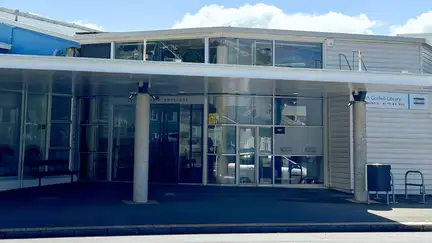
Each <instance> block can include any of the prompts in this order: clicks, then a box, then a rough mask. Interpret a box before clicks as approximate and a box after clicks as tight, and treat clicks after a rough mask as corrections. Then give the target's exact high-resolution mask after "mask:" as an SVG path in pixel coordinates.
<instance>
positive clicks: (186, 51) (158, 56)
mask: <svg viewBox="0 0 432 243" xmlns="http://www.w3.org/2000/svg"><path fill="white" fill-rule="evenodd" d="M204 53H205V46H204V39H191V40H160V41H156V40H154V41H147V45H146V60H148V61H164V62H195V63H204V59H205V58H204Z"/></svg>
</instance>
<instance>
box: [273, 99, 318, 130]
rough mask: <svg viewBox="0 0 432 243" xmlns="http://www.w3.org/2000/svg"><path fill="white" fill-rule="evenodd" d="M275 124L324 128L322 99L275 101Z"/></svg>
mask: <svg viewBox="0 0 432 243" xmlns="http://www.w3.org/2000/svg"><path fill="white" fill-rule="evenodd" d="M275 124H277V125H281V126H322V125H323V101H322V99H313V98H302V97H297V98H295V97H294V98H277V99H275Z"/></svg>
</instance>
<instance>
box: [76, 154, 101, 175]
mask: <svg viewBox="0 0 432 243" xmlns="http://www.w3.org/2000/svg"><path fill="white" fill-rule="evenodd" d="M107 156H108V154H107V153H80V162H81V167H80V178H83V179H92V180H106V179H107V176H108V174H107V173H108V171H107V168H108V167H107V159H108V157H107Z"/></svg>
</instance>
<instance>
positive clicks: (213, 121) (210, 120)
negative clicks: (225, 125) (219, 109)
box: [208, 113, 219, 124]
mask: <svg viewBox="0 0 432 243" xmlns="http://www.w3.org/2000/svg"><path fill="white" fill-rule="evenodd" d="M218 118H219V115H218V114H217V113H209V115H208V123H209V124H216V123H217V121H218Z"/></svg>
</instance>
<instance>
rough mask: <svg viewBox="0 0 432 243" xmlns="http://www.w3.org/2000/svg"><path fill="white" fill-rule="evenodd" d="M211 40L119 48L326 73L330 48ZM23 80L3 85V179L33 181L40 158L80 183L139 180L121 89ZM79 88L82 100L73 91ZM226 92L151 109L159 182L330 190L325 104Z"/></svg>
mask: <svg viewBox="0 0 432 243" xmlns="http://www.w3.org/2000/svg"><path fill="white" fill-rule="evenodd" d="M205 43H207V42H206V39H204V38H199V39H185V40H146V41H142V42H131V43H115V44H114V48H113V50H114V51H115V53H114V57H115V58H116V59H126V60H148V61H164V62H192V63H206V62H208V63H213V64H233V65H257V66H281V67H296V68H298V67H304V68H322V44H321V43H300V42H287V41H274V40H256V39H239V38H210V39H208V46H206V45H205ZM206 48H208V49H207V50H206ZM14 80H15V81H14V82H8V81H2V82H0V124H1V126H0V179H1V178H10V177H13V178H16V179H17V178H20V179H23V180H27V179H29V178H31V177H32V172H31V169H30V168H31V166H32V164H33V163H34V162H35V161H37V160H47V159H49V160H56V161H62V163H63V162H64V161H68V162H69V164H70V167H71V168H72V167H73V168H75V169H79V175H78V177H79V178H80V179H81V180H101V181H132V180H133V161H134V138H135V134H134V133H135V122H136V121H135V104H134V103H133V102H129V101H128V102H120V103H119V102H118V97H116V95H118V94H114V93H109V92H116V90H115V89H112V88H111V90H112V91H109V90H110V89H106V90H105V89H104V88H106V87H105V86H104V87H102V86H103V85H95V86H98V87H93V86H92V85H88V84H86V85H83V84H81V85H80V87H79V88H78V87H74V85H73V83H72V79H71V75H70V74H69V75H62V74H61V73H54V74H53V73H51V74H39V73H35V74H34V75H33V74H32V75H30V78H28V79H25V78H23V77H21V76H20V77H18V76H17V77H14ZM20 81H21V82H20ZM110 85H111V87H112V84H110ZM107 86H109V85H107ZM244 86H248V85H247V84H245V85H244ZM131 87H132V86H131ZM94 88H95V89H94ZM96 88H99V89H96ZM119 88H120V87H119ZM133 88H135V87H133ZM246 88H247V87H246ZM78 89H80V90H81V89H82V93H80V94H77V93H74V90H78ZM108 91H109V92H108ZM77 92H79V91H77ZM104 92H107V93H104ZM220 93H224V94H225V95H219V94H220ZM220 93H218V92H212V93H211V94H209V95H208V96H207V97H206V99H204V96H202V97H203V98H202V100H203V102H202V103H199V104H198V103H193V104H185V103H182V104H180V103H176V104H174V103H170V104H162V103H160V104H152V105H151V114H150V137H149V142H150V158H149V180H150V182H152V183H153V182H155V183H160V182H162V183H195V184H202V183H207V184H230V185H242V184H245V185H247V184H249V185H286V184H322V183H323V181H324V178H323V171H324V159H323V154H324V152H323V151H324V148H323V131H324V128H323V100H322V99H320V98H303V97H282V96H281V97H279V96H272V95H269V94H271V92H270V93H262V92H261V94H264V95H262V96H259V95H254V94H256V92H249V93H248V92H245V94H244V95H240V94H243V93H241V92H240V93H236V94H233V93H235V92H234V91H233V92H230V91H228V92H220ZM246 94H247V95H246ZM204 100H207V101H208V103H204ZM204 105H207V107H205V109H204ZM205 110H208V114H205V113H204V112H205ZM205 120H207V121H208V123H207V124H205V123H204V121H205ZM204 134H207V137H205V136H204ZM205 144H207V147H205Z"/></svg>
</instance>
